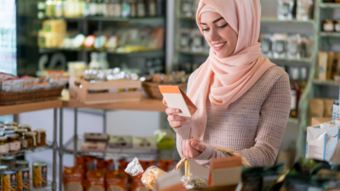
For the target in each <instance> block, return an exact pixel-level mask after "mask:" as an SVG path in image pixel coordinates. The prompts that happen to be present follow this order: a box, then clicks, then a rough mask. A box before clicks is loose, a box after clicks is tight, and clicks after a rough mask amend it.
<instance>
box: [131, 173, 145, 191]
mask: <svg viewBox="0 0 340 191" xmlns="http://www.w3.org/2000/svg"><path fill="white" fill-rule="evenodd" d="M131 190H132V191H149V189H148V188H146V187H145V186H144V184H143V183H142V181H141V179H140V178H138V177H137V176H135V177H132V187H131Z"/></svg>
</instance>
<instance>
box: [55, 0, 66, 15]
mask: <svg viewBox="0 0 340 191" xmlns="http://www.w3.org/2000/svg"><path fill="white" fill-rule="evenodd" d="M63 8H64V1H62V0H57V1H56V2H55V4H54V16H55V17H57V18H60V17H63V16H64V11H63Z"/></svg>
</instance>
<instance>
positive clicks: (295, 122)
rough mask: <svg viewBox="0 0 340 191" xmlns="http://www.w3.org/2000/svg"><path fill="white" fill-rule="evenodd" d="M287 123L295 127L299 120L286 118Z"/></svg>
mask: <svg viewBox="0 0 340 191" xmlns="http://www.w3.org/2000/svg"><path fill="white" fill-rule="evenodd" d="M288 123H293V124H295V125H297V124H299V119H298V118H291V117H289V118H288Z"/></svg>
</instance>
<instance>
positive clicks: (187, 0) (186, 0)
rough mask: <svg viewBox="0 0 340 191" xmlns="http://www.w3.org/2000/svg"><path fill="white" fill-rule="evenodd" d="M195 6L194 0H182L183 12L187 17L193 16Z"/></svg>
mask: <svg viewBox="0 0 340 191" xmlns="http://www.w3.org/2000/svg"><path fill="white" fill-rule="evenodd" d="M192 7H193V1H192V0H182V1H181V14H182V15H183V16H185V17H191V16H192V14H193V12H192Z"/></svg>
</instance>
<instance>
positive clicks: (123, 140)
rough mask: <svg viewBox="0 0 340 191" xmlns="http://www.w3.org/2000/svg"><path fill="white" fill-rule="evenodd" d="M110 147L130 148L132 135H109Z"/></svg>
mask: <svg viewBox="0 0 340 191" xmlns="http://www.w3.org/2000/svg"><path fill="white" fill-rule="evenodd" d="M109 147H110V148H132V136H114V135H112V136H110V138H109Z"/></svg>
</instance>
